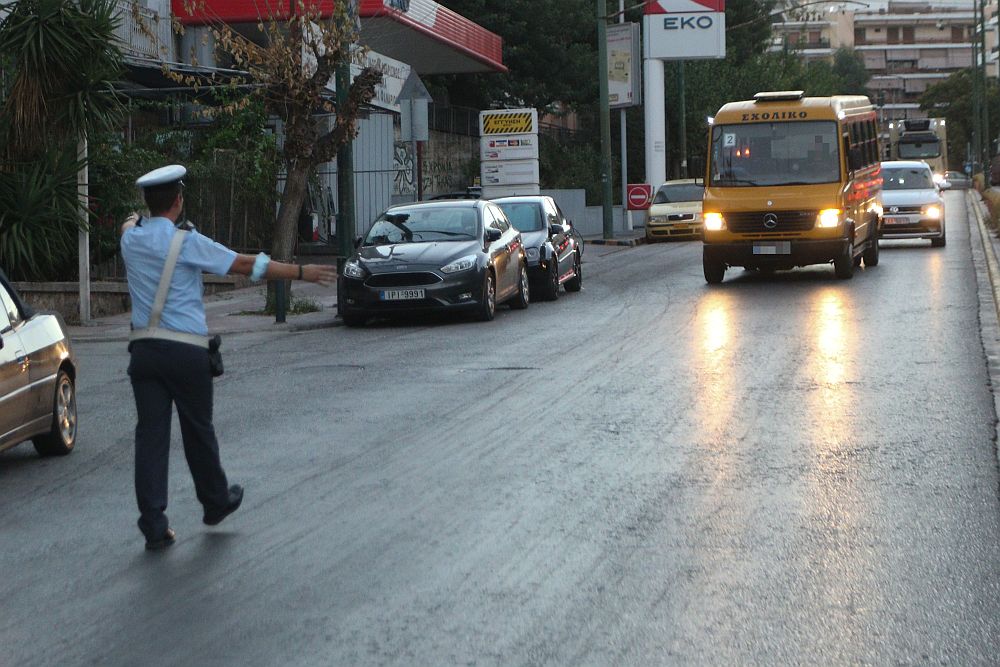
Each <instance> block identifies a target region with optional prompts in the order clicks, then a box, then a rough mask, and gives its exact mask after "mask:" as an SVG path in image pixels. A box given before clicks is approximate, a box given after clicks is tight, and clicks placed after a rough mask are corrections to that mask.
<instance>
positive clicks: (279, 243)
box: [265, 160, 310, 312]
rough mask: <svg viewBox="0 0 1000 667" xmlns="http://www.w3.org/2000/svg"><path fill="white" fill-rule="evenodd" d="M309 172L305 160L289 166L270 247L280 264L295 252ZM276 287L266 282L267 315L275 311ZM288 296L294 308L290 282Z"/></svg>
mask: <svg viewBox="0 0 1000 667" xmlns="http://www.w3.org/2000/svg"><path fill="white" fill-rule="evenodd" d="M309 170H310V167H309V166H308V165H307V164H306V163H305V161H303V160H299V161H296V162H294V163H293V164H292V165H290V166H289V167H288V175H287V177H286V178H285V189H284V191H283V192H282V193H281V205H280V206H279V207H278V218H277V219H276V220H275V221H274V233H273V235H272V238H273V241H272V245H271V257H272V258H273V259H276V260H278V261H279V262H290V261H292V255H293V253H294V252H295V240H296V237H297V236H298V233H299V231H298V230H299V214H300V213H301V211H302V203H303V202H304V201H305V198H306V190H307V188H308V184H309ZM276 284H277V283H275V282H274V281H268V283H267V304H266V305H265V309H266V310H267V312H274V307H275V291H276V290H275V286H276ZM285 296H286V303H287V304H288V305H291V303H292V290H291V281H288V282H287V283H286V290H285Z"/></svg>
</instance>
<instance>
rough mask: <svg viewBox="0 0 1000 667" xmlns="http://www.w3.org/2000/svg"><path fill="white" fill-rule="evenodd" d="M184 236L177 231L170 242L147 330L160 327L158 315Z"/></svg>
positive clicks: (161, 309)
mask: <svg viewBox="0 0 1000 667" xmlns="http://www.w3.org/2000/svg"><path fill="white" fill-rule="evenodd" d="M185 236H187V232H186V231H184V230H183V229H178V230H177V231H175V232H174V237H173V238H172V239H171V240H170V251H169V252H168V253H167V261H166V262H164V264H163V275H161V276H160V286H159V287H157V288H156V298H155V299H154V300H153V310H152V311H151V312H150V313H149V324H147V325H146V328H147V329H156V328H157V327H158V326H159V325H160V315H161V314H162V313H163V306H164V305H165V304H166V303H167V293H168V292H169V291H170V280H171V279H172V278H173V277H174V267H176V266H177V258H178V257H179V256H180V254H181V245H183V243H184V237H185Z"/></svg>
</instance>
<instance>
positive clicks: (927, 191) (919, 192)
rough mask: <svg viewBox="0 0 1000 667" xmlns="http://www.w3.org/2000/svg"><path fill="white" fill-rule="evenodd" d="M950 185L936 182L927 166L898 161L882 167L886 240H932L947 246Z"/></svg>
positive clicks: (884, 163)
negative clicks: (946, 212)
mask: <svg viewBox="0 0 1000 667" xmlns="http://www.w3.org/2000/svg"><path fill="white" fill-rule="evenodd" d="M950 187H951V183H949V182H948V181H942V182H941V183H935V182H934V174H933V173H932V172H931V168H930V167H928V166H927V163H926V162H921V161H919V160H894V161H891V162H883V163H882V233H881V238H883V239H930V240H931V245H932V246H934V247H936V248H939V247H941V246H943V245H944V244H945V227H944V198H943V197H942V196H941V191H942V190H947V189H948V188H950Z"/></svg>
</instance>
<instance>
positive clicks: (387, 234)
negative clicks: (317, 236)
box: [364, 206, 479, 245]
mask: <svg viewBox="0 0 1000 667" xmlns="http://www.w3.org/2000/svg"><path fill="white" fill-rule="evenodd" d="M477 238H479V217H478V216H477V215H476V209H474V208H472V207H471V206H470V207H468V208H466V207H461V208H459V207H455V206H441V207H431V206H427V207H420V208H410V209H406V208H395V209H391V210H389V211H386V212H385V213H383V214H382V215H381V216H379V218H378V220H376V221H375V224H373V225H372V228H371V229H370V230H368V234H367V235H366V236H365V240H364V244H365V245H385V244H389V243H421V242H426V241H470V240H474V239H477Z"/></svg>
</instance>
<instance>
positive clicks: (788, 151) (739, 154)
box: [710, 121, 840, 187]
mask: <svg viewBox="0 0 1000 667" xmlns="http://www.w3.org/2000/svg"><path fill="white" fill-rule="evenodd" d="M711 160H712V167H711V174H710V178H711V185H715V186H736V187H752V186H773V185H812V184H816V183H834V182H837V181H839V180H840V150H839V142H838V141H837V123H835V122H834V121H789V122H778V123H747V124H745V125H716V126H715V127H713V128H712V154H711Z"/></svg>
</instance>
